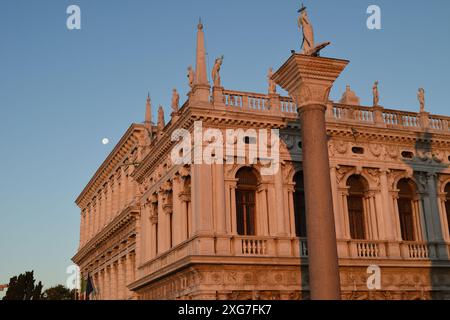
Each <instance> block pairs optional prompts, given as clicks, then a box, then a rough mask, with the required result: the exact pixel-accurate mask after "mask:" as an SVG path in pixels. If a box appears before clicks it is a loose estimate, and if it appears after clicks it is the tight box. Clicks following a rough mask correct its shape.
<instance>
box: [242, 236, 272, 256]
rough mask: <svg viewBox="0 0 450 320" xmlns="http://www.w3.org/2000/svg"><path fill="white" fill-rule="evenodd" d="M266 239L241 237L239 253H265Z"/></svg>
mask: <svg viewBox="0 0 450 320" xmlns="http://www.w3.org/2000/svg"><path fill="white" fill-rule="evenodd" d="M266 244H267V240H262V239H254V238H242V239H241V253H242V254H243V255H265V254H266V253H267V250H266V249H267V246H266Z"/></svg>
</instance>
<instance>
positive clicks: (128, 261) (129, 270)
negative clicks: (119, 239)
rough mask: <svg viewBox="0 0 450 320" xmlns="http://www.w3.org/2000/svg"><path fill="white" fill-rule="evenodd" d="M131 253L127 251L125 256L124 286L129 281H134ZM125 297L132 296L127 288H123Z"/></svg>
mask: <svg viewBox="0 0 450 320" xmlns="http://www.w3.org/2000/svg"><path fill="white" fill-rule="evenodd" d="M132 258H133V257H132V255H131V253H128V254H127V255H126V256H125V279H126V280H125V286H128V285H129V284H130V283H132V282H133V281H134V278H133V261H132ZM125 292H126V295H125V299H130V298H131V297H132V294H133V293H132V292H131V291H130V290H128V288H125Z"/></svg>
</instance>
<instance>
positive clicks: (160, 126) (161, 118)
mask: <svg viewBox="0 0 450 320" xmlns="http://www.w3.org/2000/svg"><path fill="white" fill-rule="evenodd" d="M164 126H165V121H164V109H163V107H162V106H159V109H158V130H159V131H162V130H163V129H164Z"/></svg>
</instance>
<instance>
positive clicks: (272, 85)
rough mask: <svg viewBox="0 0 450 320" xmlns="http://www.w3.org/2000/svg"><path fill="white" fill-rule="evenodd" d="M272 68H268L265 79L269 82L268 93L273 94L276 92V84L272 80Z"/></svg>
mask: <svg viewBox="0 0 450 320" xmlns="http://www.w3.org/2000/svg"><path fill="white" fill-rule="evenodd" d="M272 76H273V69H272V68H269V72H268V73H267V81H268V82H269V94H275V93H276V92H277V84H276V83H275V81H273V80H272Z"/></svg>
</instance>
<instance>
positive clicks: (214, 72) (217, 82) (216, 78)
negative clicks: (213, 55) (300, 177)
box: [212, 56, 223, 87]
mask: <svg viewBox="0 0 450 320" xmlns="http://www.w3.org/2000/svg"><path fill="white" fill-rule="evenodd" d="M222 62H223V56H221V57H220V58H217V59H216V61H215V62H214V67H213V69H212V78H213V83H214V86H215V87H221V81H220V67H221V66H222Z"/></svg>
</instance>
